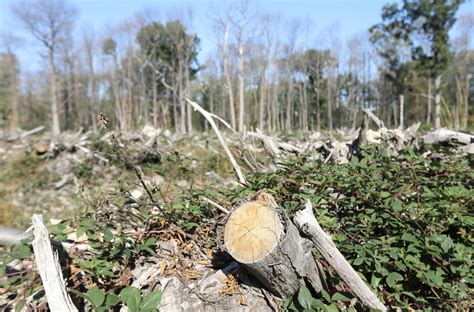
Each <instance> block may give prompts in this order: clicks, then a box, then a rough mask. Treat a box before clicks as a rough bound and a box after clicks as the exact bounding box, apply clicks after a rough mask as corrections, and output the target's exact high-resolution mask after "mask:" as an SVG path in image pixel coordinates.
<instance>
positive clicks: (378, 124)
mask: <svg viewBox="0 0 474 312" xmlns="http://www.w3.org/2000/svg"><path fill="white" fill-rule="evenodd" d="M363 111H364V113H366V114H367V116H369V117H370V119H372V120H373V122H375V124H376V125H377V127H379V129H380V128H385V126H384V124H383V121H381V120H380V119H379V118H378V117H377V116H375V115H374V113H372V112H371V111H370V110H369V109H367V108H364V109H363Z"/></svg>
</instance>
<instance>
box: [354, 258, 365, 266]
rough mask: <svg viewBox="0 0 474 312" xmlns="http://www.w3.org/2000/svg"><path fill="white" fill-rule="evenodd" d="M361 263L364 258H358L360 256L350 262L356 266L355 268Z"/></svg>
mask: <svg viewBox="0 0 474 312" xmlns="http://www.w3.org/2000/svg"><path fill="white" fill-rule="evenodd" d="M362 263H364V257H360V256H359V257H357V258H356V259H355V260H354V262H352V264H353V265H356V266H358V265H361V264H362Z"/></svg>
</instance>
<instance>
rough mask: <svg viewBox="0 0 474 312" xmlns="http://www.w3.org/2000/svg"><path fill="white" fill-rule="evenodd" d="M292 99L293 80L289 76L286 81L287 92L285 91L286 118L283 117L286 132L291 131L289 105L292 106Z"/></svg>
mask: <svg viewBox="0 0 474 312" xmlns="http://www.w3.org/2000/svg"><path fill="white" fill-rule="evenodd" d="M292 100H293V80H292V79H291V77H290V78H289V81H288V92H287V93H286V119H285V130H286V131H287V132H290V131H291V125H292V120H291V119H292V118H291V117H292V116H291V115H292V112H291V107H292V105H291V104H292V103H291V102H292Z"/></svg>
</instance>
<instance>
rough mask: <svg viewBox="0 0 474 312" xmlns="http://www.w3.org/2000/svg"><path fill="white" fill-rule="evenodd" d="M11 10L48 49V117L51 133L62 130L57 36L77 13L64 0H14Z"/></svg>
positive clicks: (57, 132) (55, 134)
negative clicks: (21, 0)
mask: <svg viewBox="0 0 474 312" xmlns="http://www.w3.org/2000/svg"><path fill="white" fill-rule="evenodd" d="M12 11H13V14H14V15H15V16H16V17H17V18H18V19H19V20H20V22H21V23H22V24H23V25H24V27H25V28H26V30H28V31H29V32H30V33H31V35H32V36H33V37H34V38H35V39H36V40H38V42H39V43H40V44H41V45H43V46H44V47H45V48H46V50H47V59H48V64H49V71H50V80H51V90H50V92H51V121H52V131H53V134H54V136H58V135H59V134H60V132H61V128H60V123H59V107H58V96H57V91H58V84H59V82H58V80H57V67H56V62H55V53H56V52H57V50H58V44H59V38H60V36H61V34H62V32H63V31H64V30H65V29H66V28H68V27H69V26H70V25H71V24H72V23H73V21H74V18H75V17H76V9H75V8H74V7H73V6H72V5H71V4H69V3H68V2H66V1H64V0H36V1H35V3H34V4H33V3H31V2H15V3H14V5H13V6H12Z"/></svg>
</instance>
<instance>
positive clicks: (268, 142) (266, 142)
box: [247, 131, 304, 158]
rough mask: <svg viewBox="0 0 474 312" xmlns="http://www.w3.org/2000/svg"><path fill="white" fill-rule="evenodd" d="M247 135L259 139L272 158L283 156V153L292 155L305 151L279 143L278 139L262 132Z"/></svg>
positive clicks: (248, 132) (249, 132)
mask: <svg viewBox="0 0 474 312" xmlns="http://www.w3.org/2000/svg"><path fill="white" fill-rule="evenodd" d="M247 134H248V135H249V136H251V137H254V138H257V139H259V140H261V141H262V143H263V146H264V148H265V151H266V152H267V153H268V154H269V155H270V156H271V157H272V158H276V157H277V156H278V155H280V154H281V151H282V150H283V151H286V152H290V153H296V154H301V153H302V152H303V151H304V149H302V148H299V147H296V146H294V145H291V144H289V143H285V142H279V141H278V140H277V139H276V138H273V137H271V136H268V135H265V134H263V133H260V132H251V131H247Z"/></svg>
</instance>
